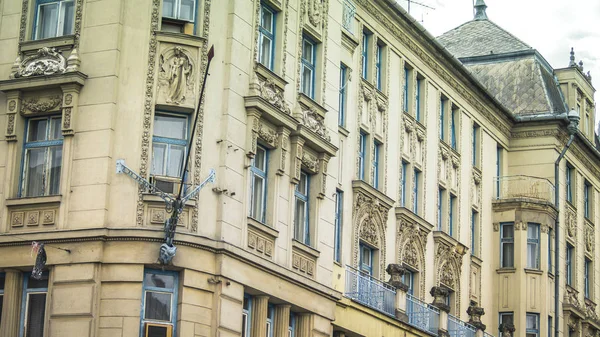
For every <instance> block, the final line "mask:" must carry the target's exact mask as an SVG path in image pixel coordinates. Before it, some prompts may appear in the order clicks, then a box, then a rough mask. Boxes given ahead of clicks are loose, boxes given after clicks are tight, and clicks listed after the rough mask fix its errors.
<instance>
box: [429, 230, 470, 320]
mask: <svg viewBox="0 0 600 337" xmlns="http://www.w3.org/2000/svg"><path fill="white" fill-rule="evenodd" d="M436 246H437V248H436V252H435V266H436V270H437V275H436V277H437V282H438V283H439V284H441V285H444V286H446V287H448V288H449V289H452V290H454V292H455V293H456V298H460V292H461V291H460V275H461V271H462V268H461V267H462V257H463V255H464V254H465V251H463V252H461V253H459V252H458V251H457V250H456V248H455V247H454V246H450V245H449V244H447V243H446V242H445V241H441V240H440V241H438V242H436ZM455 302H456V303H455V305H456V311H455V312H460V301H455Z"/></svg>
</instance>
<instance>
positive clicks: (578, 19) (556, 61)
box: [397, 0, 600, 121]
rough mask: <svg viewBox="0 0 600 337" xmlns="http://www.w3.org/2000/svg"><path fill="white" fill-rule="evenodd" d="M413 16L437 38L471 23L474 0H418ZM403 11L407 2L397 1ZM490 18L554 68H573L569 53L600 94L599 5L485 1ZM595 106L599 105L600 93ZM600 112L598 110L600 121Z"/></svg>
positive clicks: (572, 0) (577, 0) (590, 0)
mask: <svg viewBox="0 0 600 337" xmlns="http://www.w3.org/2000/svg"><path fill="white" fill-rule="evenodd" d="M415 1H417V2H419V3H421V4H424V5H427V6H430V7H433V8H435V9H429V8H426V7H424V6H420V5H418V4H416V3H414V2H413V3H412V4H411V6H410V14H411V15H412V16H413V17H414V18H415V19H417V20H418V21H422V22H421V24H423V25H424V26H425V28H427V30H429V32H430V33H431V34H432V35H433V36H439V35H441V34H443V33H445V32H447V31H449V30H451V29H453V28H455V27H457V26H459V25H461V24H463V23H465V22H467V21H469V20H472V19H473V2H474V1H475V0H415ZM397 2H398V3H399V4H400V5H402V6H403V7H404V8H405V9H406V8H407V0H397ZM485 3H486V4H487V6H488V8H487V15H488V18H489V19H490V20H492V21H494V22H495V23H496V24H498V25H499V26H501V27H502V28H504V29H506V30H507V31H509V32H510V33H511V34H513V35H515V36H516V37H518V38H519V39H521V40H522V41H524V42H525V43H527V44H528V45H530V46H531V47H533V48H535V49H537V50H538V51H539V52H540V54H542V56H544V58H545V59H546V60H547V61H548V62H549V63H550V65H551V66H552V67H553V68H564V67H567V66H568V65H569V52H570V51H571V47H573V48H574V50H575V60H576V62H577V63H579V61H580V60H582V61H583V67H584V72H585V73H587V72H588V71H590V72H591V74H592V84H593V85H594V87H595V88H596V89H600V0H485ZM595 96H596V97H595V100H596V101H598V99H600V94H598V93H596V95H595ZM599 113H600V108H596V121H598V114H599Z"/></svg>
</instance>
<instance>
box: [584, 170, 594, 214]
mask: <svg viewBox="0 0 600 337" xmlns="http://www.w3.org/2000/svg"><path fill="white" fill-rule="evenodd" d="M593 191H594V190H593V188H592V185H591V184H590V182H589V181H587V180H586V181H585V183H584V184H583V215H584V216H585V218H586V219H590V217H591V214H592V213H591V211H590V210H591V204H592V199H591V198H592V193H594V192H593Z"/></svg>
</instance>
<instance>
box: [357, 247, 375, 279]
mask: <svg viewBox="0 0 600 337" xmlns="http://www.w3.org/2000/svg"><path fill="white" fill-rule="evenodd" d="M373 253H374V251H373V248H371V247H369V246H367V245H365V244H363V243H362V242H361V243H360V271H362V272H364V273H367V274H369V275H373Z"/></svg>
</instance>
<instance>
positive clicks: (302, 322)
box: [296, 314, 312, 337]
mask: <svg viewBox="0 0 600 337" xmlns="http://www.w3.org/2000/svg"><path fill="white" fill-rule="evenodd" d="M311 331H312V315H311V314H300V315H298V316H297V317H296V337H312V336H311Z"/></svg>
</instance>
